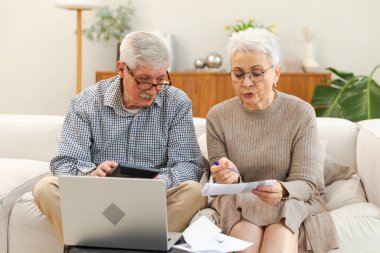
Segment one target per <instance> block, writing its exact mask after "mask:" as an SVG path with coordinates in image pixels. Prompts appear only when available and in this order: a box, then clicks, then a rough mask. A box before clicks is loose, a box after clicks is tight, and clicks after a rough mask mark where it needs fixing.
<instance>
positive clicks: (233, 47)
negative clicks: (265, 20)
mask: <svg viewBox="0 0 380 253" xmlns="http://www.w3.org/2000/svg"><path fill="white" fill-rule="evenodd" d="M236 52H261V53H264V54H266V55H267V57H268V59H269V61H270V63H271V64H273V65H275V66H278V65H279V63H280V55H281V50H280V46H279V44H278V41H277V39H276V37H275V36H274V35H273V33H271V32H269V31H268V30H267V29H264V28H253V29H252V28H251V29H248V30H243V31H240V32H237V33H233V34H232V35H231V37H230V39H229V43H228V57H229V60H230V62H231V60H232V57H233V56H234V55H235V53H236Z"/></svg>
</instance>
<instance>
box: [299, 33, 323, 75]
mask: <svg viewBox="0 0 380 253" xmlns="http://www.w3.org/2000/svg"><path fill="white" fill-rule="evenodd" d="M303 32H304V36H305V41H306V44H305V55H304V58H303V60H302V68H303V70H304V71H305V72H316V71H317V70H318V69H319V64H318V63H317V61H316V60H315V58H314V45H313V39H314V33H313V31H312V30H311V29H310V28H305V29H304V31H303Z"/></svg>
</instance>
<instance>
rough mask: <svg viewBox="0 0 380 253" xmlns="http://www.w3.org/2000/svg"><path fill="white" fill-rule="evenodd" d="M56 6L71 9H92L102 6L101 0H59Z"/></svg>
mask: <svg viewBox="0 0 380 253" xmlns="http://www.w3.org/2000/svg"><path fill="white" fill-rule="evenodd" d="M55 6H56V7H58V8H62V9H69V10H91V9H97V8H100V7H101V6H102V1H101V0H57V1H55Z"/></svg>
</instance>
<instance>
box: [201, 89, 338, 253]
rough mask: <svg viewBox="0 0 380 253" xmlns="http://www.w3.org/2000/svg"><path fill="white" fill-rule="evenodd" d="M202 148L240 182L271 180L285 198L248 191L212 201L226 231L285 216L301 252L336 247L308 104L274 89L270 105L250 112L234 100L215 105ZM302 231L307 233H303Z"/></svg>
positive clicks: (238, 100) (236, 99) (209, 114)
mask: <svg viewBox="0 0 380 253" xmlns="http://www.w3.org/2000/svg"><path fill="white" fill-rule="evenodd" d="M207 148H208V154H209V159H210V164H212V163H213V162H214V161H217V160H219V159H220V158H221V157H227V158H228V159H230V160H231V161H232V162H233V163H234V164H235V165H236V166H237V168H238V169H239V171H240V173H241V177H242V180H243V181H246V182H248V181H257V180H265V179H276V180H279V181H281V182H283V183H282V184H283V186H284V187H285V188H286V190H287V191H288V192H289V197H287V198H286V199H283V200H282V201H281V202H280V203H279V204H277V205H276V206H272V205H268V204H265V203H264V202H262V201H261V200H259V199H258V198H257V197H256V196H255V195H254V194H252V193H245V194H238V195H223V196H219V197H217V198H216V199H215V200H214V202H213V203H212V205H211V207H212V208H214V209H215V210H216V215H215V217H214V218H215V220H216V221H217V223H218V224H217V225H219V226H220V227H221V228H222V229H223V230H224V232H225V233H229V231H230V230H231V228H232V226H233V225H234V224H235V223H236V222H237V221H239V220H240V219H241V218H244V219H247V220H249V221H251V222H252V223H254V224H256V225H258V226H267V225H269V224H273V223H278V222H279V221H280V220H281V219H282V218H285V225H286V226H287V227H288V228H289V229H290V230H291V231H293V232H294V231H298V230H299V231H300V252H303V250H306V249H307V248H308V249H313V251H314V252H327V251H328V250H330V249H332V248H336V241H335V228H334V225H333V223H332V221H331V218H330V216H329V214H328V213H327V212H325V207H324V203H323V199H322V197H321V196H320V193H319V191H318V189H323V187H324V186H323V185H317V182H322V181H323V180H317V177H318V176H321V174H320V173H318V169H319V170H321V168H318V164H320V163H318V155H319V153H318V133H317V125H316V117H315V113H314V109H313V108H312V107H311V106H310V104H308V103H306V102H304V101H302V100H300V99H298V98H296V97H294V96H290V95H287V94H284V93H281V92H278V91H276V97H275V99H274V100H273V102H272V104H271V105H270V106H269V107H268V108H266V109H264V110H260V111H250V110H248V109H247V108H246V107H244V106H243V105H242V103H241V101H240V99H239V98H237V97H235V98H232V99H229V100H227V101H224V102H222V103H220V104H218V105H215V106H214V107H213V108H211V109H210V111H209V113H208V115H207ZM305 228H306V229H305Z"/></svg>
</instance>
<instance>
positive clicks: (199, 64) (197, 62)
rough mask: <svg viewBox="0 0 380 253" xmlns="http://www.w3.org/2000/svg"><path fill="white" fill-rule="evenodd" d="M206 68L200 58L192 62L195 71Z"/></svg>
mask: <svg viewBox="0 0 380 253" xmlns="http://www.w3.org/2000/svg"><path fill="white" fill-rule="evenodd" d="M205 66H206V63H205V61H204V60H203V59H202V58H197V59H195V61H194V67H196V68H197V69H203V68H204V67H205Z"/></svg>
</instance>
